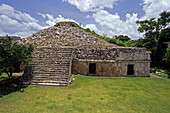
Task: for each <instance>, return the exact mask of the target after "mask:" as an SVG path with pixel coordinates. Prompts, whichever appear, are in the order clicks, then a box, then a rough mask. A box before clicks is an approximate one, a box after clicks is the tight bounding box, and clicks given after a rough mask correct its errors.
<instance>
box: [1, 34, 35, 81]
mask: <svg viewBox="0 0 170 113" xmlns="http://www.w3.org/2000/svg"><path fill="white" fill-rule="evenodd" d="M33 49H34V47H33V46H32V45H29V47H27V46H24V45H18V44H17V43H13V42H12V40H11V39H10V37H8V36H6V37H3V38H0V75H1V74H2V72H6V73H7V74H8V76H9V77H10V78H11V77H12V72H13V71H14V69H15V67H16V66H18V64H19V65H20V64H22V63H26V62H28V61H29V60H31V53H32V51H33Z"/></svg>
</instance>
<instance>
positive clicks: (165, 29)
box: [136, 11, 170, 67]
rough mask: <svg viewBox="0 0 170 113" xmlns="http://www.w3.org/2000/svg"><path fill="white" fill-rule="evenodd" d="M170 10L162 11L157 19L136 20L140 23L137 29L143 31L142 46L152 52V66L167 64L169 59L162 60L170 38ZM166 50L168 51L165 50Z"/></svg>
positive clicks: (165, 65)
mask: <svg viewBox="0 0 170 113" xmlns="http://www.w3.org/2000/svg"><path fill="white" fill-rule="evenodd" d="M169 22H170V12H165V11H164V12H162V13H161V14H160V17H159V18H158V19H155V18H151V19H150V20H143V21H137V22H136V23H137V24H139V25H140V27H139V28H138V31H139V32H140V33H145V37H144V40H143V41H144V42H143V47H146V48H147V49H148V50H150V51H151V52H152V55H151V58H152V65H153V66H159V65H161V66H164V67H167V66H168V65H169V63H170V62H169V60H166V62H165V60H164V57H165V56H168V53H166V50H167V47H168V44H167V43H166V42H168V41H169V40H170V32H169V31H170V26H169ZM167 52H168V51H167Z"/></svg>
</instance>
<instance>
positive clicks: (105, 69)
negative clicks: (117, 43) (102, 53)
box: [72, 61, 150, 77]
mask: <svg viewBox="0 0 170 113" xmlns="http://www.w3.org/2000/svg"><path fill="white" fill-rule="evenodd" d="M90 63H96V74H93V75H94V76H95V75H96V76H143V77H145V76H149V70H150V62H95V61H91V62H90V61H75V62H73V63H72V73H74V74H83V75H91V74H89V65H90ZM128 64H132V65H134V75H127V66H128Z"/></svg>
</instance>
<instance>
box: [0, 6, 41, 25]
mask: <svg viewBox="0 0 170 113" xmlns="http://www.w3.org/2000/svg"><path fill="white" fill-rule="evenodd" d="M0 15H6V16H8V17H10V18H14V19H17V20H20V21H26V22H38V20H36V19H35V18H33V17H31V16H30V15H29V14H27V13H22V12H20V11H17V10H15V9H14V8H13V7H11V6H9V5H7V4H2V5H0Z"/></svg>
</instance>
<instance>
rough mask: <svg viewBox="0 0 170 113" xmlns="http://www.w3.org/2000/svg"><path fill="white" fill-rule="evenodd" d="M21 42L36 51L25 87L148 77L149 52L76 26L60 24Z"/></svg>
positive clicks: (74, 24)
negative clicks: (77, 78) (75, 77)
mask: <svg viewBox="0 0 170 113" xmlns="http://www.w3.org/2000/svg"><path fill="white" fill-rule="evenodd" d="M19 42H20V43H21V44H33V45H35V47H36V48H35V50H34V52H33V55H32V56H33V58H32V60H31V61H30V62H28V64H27V66H26V69H25V72H24V74H23V79H22V81H23V83H24V84H32V85H49V86H67V85H68V83H69V81H70V77H71V74H80V75H92V76H111V77H113V76H124V77H148V76H149V71H150V60H151V59H150V54H151V53H150V51H147V50H146V49H145V48H132V47H122V46H118V45H115V44H109V43H107V42H105V41H102V40H101V39H99V38H97V37H95V36H94V35H93V34H91V33H90V32H87V31H85V30H84V29H82V28H81V27H79V26H78V25H77V24H76V23H74V22H60V23H57V24H56V25H54V26H53V27H50V28H47V29H44V30H41V31H39V32H38V33H35V34H33V35H32V36H30V37H28V38H26V39H25V40H24V41H19Z"/></svg>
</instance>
